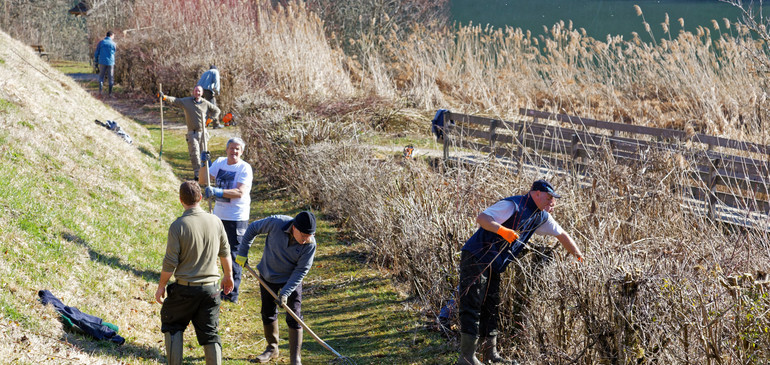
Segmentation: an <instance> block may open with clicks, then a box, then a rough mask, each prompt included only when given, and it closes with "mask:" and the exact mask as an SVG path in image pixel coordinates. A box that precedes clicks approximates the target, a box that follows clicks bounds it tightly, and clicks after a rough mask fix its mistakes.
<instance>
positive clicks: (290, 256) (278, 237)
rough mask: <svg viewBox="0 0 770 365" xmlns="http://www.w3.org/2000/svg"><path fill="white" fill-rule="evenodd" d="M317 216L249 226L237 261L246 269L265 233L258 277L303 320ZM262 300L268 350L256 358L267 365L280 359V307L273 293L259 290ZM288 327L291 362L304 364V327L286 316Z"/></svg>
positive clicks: (278, 217)
mask: <svg viewBox="0 0 770 365" xmlns="http://www.w3.org/2000/svg"><path fill="white" fill-rule="evenodd" d="M315 227H316V225H315V215H313V213H311V212H308V211H304V212H300V213H299V214H297V215H296V216H295V217H294V218H292V217H289V216H285V215H274V216H270V217H267V218H264V219H260V220H258V221H254V222H252V223H251V224H249V227H248V228H247V229H246V233H245V234H244V235H243V240H242V241H241V245H240V247H238V254H237V255H236V256H235V261H236V262H237V263H238V264H240V265H241V266H244V265H245V264H246V260H247V257H248V256H249V248H251V243H252V242H253V241H254V237H256V236H257V235H259V234H262V233H266V234H267V237H266V238H265V250H264V253H263V254H262V259H261V260H260V261H259V264H257V270H258V271H259V275H260V276H261V277H262V279H264V281H265V282H266V283H267V285H268V286H269V287H270V289H271V290H273V292H276V293H278V301H279V302H280V304H282V305H283V304H285V305H287V306H288V307H289V308H291V310H292V311H294V313H296V314H297V316H298V317H299V318H302V311H301V309H302V308H301V307H302V279H304V278H305V275H307V273H308V271H310V267H311V266H312V265H313V257H314V256H315V249H316V242H315ZM260 295H261V298H262V324H263V325H264V328H265V339H266V340H267V348H266V349H265V351H264V352H263V353H262V354H261V355H259V356H257V361H259V362H261V363H265V362H268V361H270V359H273V358H276V357H278V304H277V303H276V302H275V301H274V300H273V298H272V296H271V295H270V293H269V292H268V291H267V290H266V289H265V288H263V287H262V286H260ZM286 325H287V326H288V327H289V356H290V357H289V359H290V363H291V364H292V365H298V364H300V363H301V360H300V350H301V349H302V326H300V324H299V323H298V322H297V321H296V320H295V319H294V318H292V317H291V316H289V315H287V316H286Z"/></svg>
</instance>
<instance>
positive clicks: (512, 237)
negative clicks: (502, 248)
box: [497, 226, 519, 243]
mask: <svg viewBox="0 0 770 365" xmlns="http://www.w3.org/2000/svg"><path fill="white" fill-rule="evenodd" d="M497 234H499V235H500V237H502V238H503V239H504V240H506V241H508V243H513V241H516V239H517V238H519V234H518V233H516V231H514V230H512V229H508V228H505V227H503V226H500V228H498V229H497Z"/></svg>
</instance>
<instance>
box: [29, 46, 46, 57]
mask: <svg viewBox="0 0 770 365" xmlns="http://www.w3.org/2000/svg"><path fill="white" fill-rule="evenodd" d="M31 47H32V50H33V51H35V52H36V53H37V55H38V56H40V57H43V56H45V59H46V60H49V58H48V52H46V51H45V47H43V45H41V44H35V45H32V46H31Z"/></svg>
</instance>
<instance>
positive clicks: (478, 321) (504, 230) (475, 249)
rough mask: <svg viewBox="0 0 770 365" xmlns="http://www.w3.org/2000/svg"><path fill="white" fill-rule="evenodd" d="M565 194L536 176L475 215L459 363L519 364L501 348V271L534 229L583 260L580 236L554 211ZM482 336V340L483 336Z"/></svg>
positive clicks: (463, 269) (463, 290)
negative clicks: (569, 231)
mask: <svg viewBox="0 0 770 365" xmlns="http://www.w3.org/2000/svg"><path fill="white" fill-rule="evenodd" d="M556 198H561V195H559V194H557V193H556V191H555V190H554V188H553V186H551V184H550V183H549V182H548V181H545V180H537V181H535V182H534V183H532V188H531V189H530V190H529V192H528V193H527V194H524V195H516V196H511V197H508V198H505V199H502V200H500V201H498V202H497V203H495V204H493V205H492V206H490V207H489V208H487V209H486V210H484V211H483V212H481V213H479V215H478V217H476V222H477V223H478V224H479V226H480V227H479V229H478V230H477V231H476V233H474V234H473V236H471V238H470V239H468V241H466V242H465V245H464V246H463V248H462V252H461V253H460V286H459V296H460V312H459V314H460V357H459V359H458V361H457V364H458V365H481V364H482V362H480V361H479V359H478V358H476V347H477V345H479V344H480V345H481V349H482V351H481V352H482V356H483V359H484V363H493V364H516V362H515V361H513V360H508V359H505V358H503V357H502V356H500V353H499V352H498V351H497V334H498V330H497V321H498V314H499V312H498V311H499V305H500V274H501V273H502V272H503V271H505V269H506V267H507V266H508V264H510V263H511V262H513V260H515V259H516V257H517V256H518V255H519V254H520V253H521V252H522V251H523V249H524V245H525V244H526V243H527V242H528V241H529V239H530V238H531V237H532V235H533V234H535V233H537V234H539V235H548V236H554V237H556V238H557V239H558V240H559V242H560V243H561V244H562V246H564V248H565V249H567V251H569V253H571V254H572V255H573V256H575V257H576V258H577V259H578V261H582V260H583V254H582V253H581V252H580V249H579V248H578V247H577V245H576V244H575V241H573V240H572V238H571V237H570V236H569V234H567V232H565V231H564V229H562V228H561V226H560V225H559V223H557V222H556V221H555V220H554V219H553V217H552V216H551V215H550V214H549V213H551V212H552V211H553V207H554V205H555V204H556ZM480 337H481V340H480Z"/></svg>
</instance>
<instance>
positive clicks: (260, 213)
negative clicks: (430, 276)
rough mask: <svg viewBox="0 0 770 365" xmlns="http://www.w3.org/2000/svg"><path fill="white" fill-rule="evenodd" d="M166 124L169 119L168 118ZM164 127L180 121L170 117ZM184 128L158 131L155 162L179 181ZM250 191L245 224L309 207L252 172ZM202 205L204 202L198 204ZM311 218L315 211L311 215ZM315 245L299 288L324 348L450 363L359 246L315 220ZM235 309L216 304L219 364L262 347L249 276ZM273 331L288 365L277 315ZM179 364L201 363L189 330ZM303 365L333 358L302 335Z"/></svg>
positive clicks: (214, 145) (368, 360)
mask: <svg viewBox="0 0 770 365" xmlns="http://www.w3.org/2000/svg"><path fill="white" fill-rule="evenodd" d="M169 119H170V120H169ZM138 122H140V123H142V124H143V125H144V126H145V127H146V128H147V129H148V130H149V131H150V134H151V138H152V140H153V142H152V143H153V145H156V146H157V145H159V144H160V126H159V125H157V124H150V123H145V122H142V121H138ZM166 122H167V123H180V122H181V120H175V119H174V117H172V118H166ZM184 133H185V129H172V130H166V131H165V132H164V147H163V159H164V160H166V161H167V162H168V163H170V164H171V166H172V167H173V169H174V171H175V174H176V175H177V176H179V177H180V178H183V177H188V175H190V174H191V170H190V167H189V164H190V163H189V158H188V156H187V143H186V142H185V139H184ZM225 142H226V140H225V139H224V138H212V142H211V144H210V146H209V150H210V151H211V153H212V155H213V156H214V157H217V156H223V155H224V147H225V146H224V144H225ZM254 173H255V182H254V186H253V187H252V191H251V199H252V203H251V212H250V221H254V220H256V219H259V218H263V217H267V216H270V215H274V214H285V215H289V216H294V215H295V214H297V213H298V212H300V211H302V210H305V209H311V207H307V206H302V205H298V203H297V202H295V201H293V199H292V197H291V196H286V195H283V192H284V191H283V190H281V189H277V188H275V187H271V186H269V185H268V184H266V183H265V182H264V181H262V180H260V177H259V171H255V172H254ZM204 207H205V204H204ZM316 213H317V212H316ZM318 224H319V226H318V230H317V233H316V239H317V242H318V249H317V253H316V258H315V260H314V265H313V268H312V269H311V270H310V273H309V274H308V276H307V277H306V278H305V280H304V282H303V290H304V293H303V305H302V308H303V315H304V319H305V322H306V323H307V324H308V326H310V328H311V329H313V331H314V332H315V333H316V334H317V335H318V336H319V337H321V338H322V339H323V340H324V341H325V342H327V344H329V346H331V347H332V348H334V349H335V350H336V351H337V352H339V353H340V354H342V355H343V356H347V357H350V358H351V359H353V361H355V362H356V363H357V364H396V363H398V364H411V363H414V364H448V363H452V362H454V361H455V360H456V352H455V351H456V350H455V348H454V347H453V346H452V344H450V343H449V342H448V341H447V340H446V339H445V338H443V337H441V336H440V335H439V334H438V333H436V332H430V331H428V330H427V329H426V325H425V323H424V322H425V321H424V319H423V318H421V316H420V314H419V313H417V312H415V311H411V310H407V309H406V308H408V307H409V304H410V300H409V298H406V297H404V296H402V295H400V294H399V293H398V292H397V291H396V290H395V289H394V288H393V286H392V285H393V284H392V282H391V280H390V279H389V278H388V276H387V275H383V273H382V272H380V271H378V270H374V269H371V268H369V267H367V266H366V260H365V257H366V253H365V248H364V246H363V244H360V243H349V242H347V241H346V240H343V239H341V238H340V233H339V232H338V231H337V228H336V227H335V226H334V225H333V223H332V222H329V221H327V220H326V219H324V217H323V216H322V215H319V221H318ZM263 245H264V236H259V237H257V238H256V239H255V241H254V244H253V246H252V250H251V252H250V253H249V259H250V262H252V265H256V263H257V262H258V261H259V259H260V258H261V255H262V248H263ZM240 288H241V295H240V297H239V303H237V304H232V303H229V302H226V303H223V304H222V312H221V318H220V334H221V335H222V338H223V353H224V356H225V362H226V363H227V364H249V363H250V362H249V360H252V359H253V358H254V356H256V355H258V354H260V353H261V352H262V351H263V350H264V347H265V344H264V341H263V339H264V337H263V329H262V323H261V321H260V320H259V311H260V308H261V304H260V298H259V287H258V283H257V281H256V280H255V278H253V277H251V275H250V274H249V273H248V272H245V273H244V279H243V282H242V283H241V287H240ZM279 327H280V333H281V342H280V346H279V347H280V353H281V358H280V359H279V361H278V363H283V362H285V363H288V353H289V350H288V344H287V340H286V339H287V335H286V333H287V328H286V325H285V319H284V314H282V315H281V317H280V319H279ZM185 338H186V340H185V341H186V346H185V358H186V360H189V361H191V363H202V356H203V352H202V349H201V348H200V347H199V346H197V344H196V343H195V340H194V337H193V335H192V332H191V331H188V332H187V333H186V336H185ZM302 356H303V360H304V361H305V363H308V364H320V363H328V362H329V361H331V360H334V355H333V354H332V353H331V352H329V351H328V350H326V349H324V348H323V347H322V346H321V345H319V344H317V343H316V342H314V341H313V339H312V337H311V336H310V335H309V334H305V342H304V346H303V352H302Z"/></svg>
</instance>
